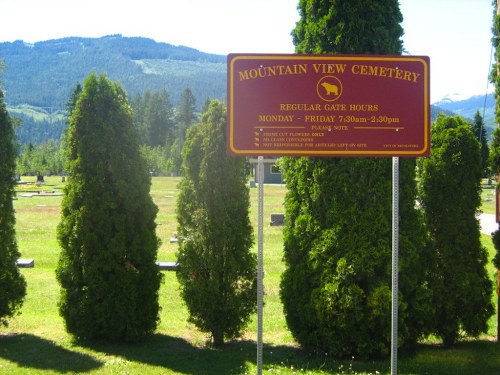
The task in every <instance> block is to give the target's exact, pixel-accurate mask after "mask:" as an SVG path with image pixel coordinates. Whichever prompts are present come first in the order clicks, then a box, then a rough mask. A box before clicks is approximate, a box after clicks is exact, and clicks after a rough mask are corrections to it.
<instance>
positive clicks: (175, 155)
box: [169, 87, 196, 174]
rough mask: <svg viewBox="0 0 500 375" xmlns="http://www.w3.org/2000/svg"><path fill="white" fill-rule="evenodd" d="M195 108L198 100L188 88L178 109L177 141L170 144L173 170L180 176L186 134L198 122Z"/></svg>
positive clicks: (182, 95)
mask: <svg viewBox="0 0 500 375" xmlns="http://www.w3.org/2000/svg"><path fill="white" fill-rule="evenodd" d="M195 108H196V98H195V97H194V95H193V93H192V91H191V89H190V88H189V87H188V88H186V89H185V90H184V91H183V92H182V94H181V99H180V102H179V107H178V109H177V139H176V140H173V141H172V142H171V143H169V144H170V147H171V151H170V159H171V162H172V169H173V170H174V171H176V172H177V173H178V174H179V172H180V169H181V163H182V161H181V160H182V158H181V150H182V146H183V144H184V139H185V137H186V132H187V130H188V129H189V127H190V126H191V125H192V124H193V123H194V122H195V121H196V114H195Z"/></svg>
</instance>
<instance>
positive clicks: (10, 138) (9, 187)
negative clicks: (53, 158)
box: [0, 90, 26, 326]
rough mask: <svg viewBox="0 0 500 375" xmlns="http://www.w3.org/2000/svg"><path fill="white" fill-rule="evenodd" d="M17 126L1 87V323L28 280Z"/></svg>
mask: <svg viewBox="0 0 500 375" xmlns="http://www.w3.org/2000/svg"><path fill="white" fill-rule="evenodd" d="M14 139H15V135H14V128H13V125H12V120H11V119H10V116H9V114H8V113H7V108H6V107H5V102H4V99H3V91H2V90H0V325H4V326H6V325H7V324H8V321H7V319H8V318H10V317H12V316H13V315H15V314H16V313H18V312H19V310H20V309H21V306H22V304H23V301H24V296H25V295H26V281H25V280H24V277H23V275H22V274H21V273H20V272H19V269H18V267H17V265H16V260H17V259H18V258H19V256H20V254H19V251H18V248H17V241H16V231H15V224H16V219H15V215H14V206H13V203H12V200H13V199H14V195H15V192H14V186H15V180H14V173H15V168H16V147H15V145H14Z"/></svg>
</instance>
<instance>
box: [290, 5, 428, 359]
mask: <svg viewBox="0 0 500 375" xmlns="http://www.w3.org/2000/svg"><path fill="white" fill-rule="evenodd" d="M298 9H299V12H300V15H301V19H300V20H299V22H298V23H297V25H296V28H295V29H294V31H293V32H292V36H293V40H294V43H295V45H296V52H297V53H321V54H323V53H345V54H347V53H355V54H400V53H401V51H402V42H401V39H400V38H401V36H402V34H403V30H402V28H401V26H400V22H401V21H402V15H401V12H400V10H399V5H398V1H397V0H378V1H373V0H362V1H350V0H329V1H324V0H301V1H300V2H299V6H298ZM282 170H283V172H284V177H285V180H286V182H287V187H288V193H287V196H286V200H285V209H286V216H287V222H286V226H285V230H284V246H285V248H284V252H285V254H284V259H285V264H286V270H285V272H284V274H283V276H282V281H281V299H282V301H283V305H284V311H285V316H286V320H287V324H288V326H289V328H290V330H291V332H292V334H293V336H294V337H295V338H296V339H297V341H298V342H299V343H300V344H301V345H302V346H303V347H305V348H307V349H309V350H318V351H326V352H328V353H330V354H333V355H335V356H347V355H349V356H351V355H355V356H361V357H372V356H377V355H386V354H388V353H389V351H390V340H391V229H392V221H391V218H392V214H391V213H392V209H391V207H392V205H391V203H392V200H391V197H392V185H391V175H392V174H391V172H392V168H391V161H390V159H388V158H371V159H369V158H344V159H327V158H296V159H291V158H286V159H284V160H283V161H282ZM400 180H401V184H400V216H401V222H400V237H399V238H400V279H399V290H400V298H399V301H400V302H399V316H400V321H399V343H400V345H405V346H409V345H412V344H414V343H415V342H416V341H417V340H418V339H419V338H420V337H423V336H425V335H427V332H428V327H429V325H430V321H431V319H432V308H431V305H430V291H429V290H428V289H427V288H426V283H425V272H426V269H427V265H426V259H427V258H428V257H427V255H426V253H425V229H424V227H423V218H422V215H421V213H420V212H419V211H417V210H416V209H415V204H414V202H415V199H416V183H415V160H414V159H405V160H402V161H401V163H400Z"/></svg>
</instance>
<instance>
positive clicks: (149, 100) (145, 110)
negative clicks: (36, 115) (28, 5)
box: [13, 84, 208, 175]
mask: <svg viewBox="0 0 500 375" xmlns="http://www.w3.org/2000/svg"><path fill="white" fill-rule="evenodd" d="M79 92H81V85H79V84H77V85H76V86H75V88H74V90H73V93H72V94H71V97H70V99H69V100H68V103H67V107H68V108H67V113H70V112H69V111H71V107H72V106H73V105H74V103H75V100H76V97H77V96H78V94H79ZM207 103H208V100H207V102H206V103H205V105H204V108H206V106H207V105H208V104H207ZM130 106H131V109H132V113H133V114H132V120H133V125H134V129H135V133H134V134H135V136H137V137H138V142H139V145H140V152H141V154H142V156H143V157H144V158H145V160H146V163H147V169H148V171H149V172H150V173H151V174H153V175H172V174H174V175H179V174H180V169H181V150H182V145H183V143H184V139H185V136H186V132H187V130H188V129H189V127H190V126H191V125H192V124H193V123H194V122H195V121H196V120H197V119H198V113H197V111H196V99H195V96H194V95H193V93H192V91H191V89H190V88H185V90H184V91H183V92H182V95H181V97H180V100H179V105H178V106H177V107H174V106H173V105H172V103H171V100H170V95H169V93H168V92H167V90H166V89H163V90H161V91H146V92H145V93H144V94H137V95H136V96H134V97H133V98H132V99H131V100H130ZM13 120H14V122H15V124H16V125H15V127H16V128H17V127H22V119H20V118H18V117H16V118H14V119H13ZM20 122H21V125H20V124H19V123H20ZM65 126H66V127H67V122H66V125H65ZM65 140H66V131H63V132H62V135H61V137H60V138H59V139H58V140H54V139H49V140H48V141H47V142H45V143H39V144H37V143H28V144H26V145H19V150H18V158H17V163H16V166H17V167H16V172H17V173H18V174H21V175H33V174H37V175H60V174H66V172H67V171H66V167H65V166H66V156H65V153H64V147H65ZM19 143H21V142H19Z"/></svg>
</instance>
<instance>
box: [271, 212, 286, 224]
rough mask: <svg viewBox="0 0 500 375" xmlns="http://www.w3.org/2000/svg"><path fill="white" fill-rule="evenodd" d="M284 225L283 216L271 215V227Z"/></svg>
mask: <svg viewBox="0 0 500 375" xmlns="http://www.w3.org/2000/svg"><path fill="white" fill-rule="evenodd" d="M284 223H285V214H271V226H281V225H283V224H284Z"/></svg>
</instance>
